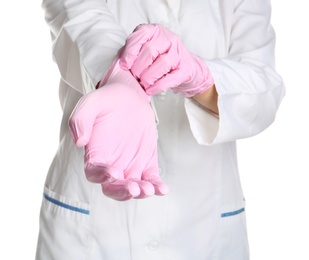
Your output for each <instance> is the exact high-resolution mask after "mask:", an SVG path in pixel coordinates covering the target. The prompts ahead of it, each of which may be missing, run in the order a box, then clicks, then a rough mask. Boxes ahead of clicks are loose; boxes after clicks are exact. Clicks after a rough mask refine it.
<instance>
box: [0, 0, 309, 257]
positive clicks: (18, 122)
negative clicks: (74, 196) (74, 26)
mask: <svg viewBox="0 0 309 260" xmlns="http://www.w3.org/2000/svg"><path fill="white" fill-rule="evenodd" d="M305 2H306V1H302V0H294V1H286V0H272V6H273V25H274V27H275V30H276V32H277V69H278V71H279V73H280V74H281V75H282V76H283V78H284V80H285V83H286V87H287V95H286V97H285V99H284V100H283V103H282V106H281V108H280V110H279V112H278V116H277V119H276V121H275V123H274V124H273V125H272V126H270V127H269V129H267V130H266V131H265V132H263V133H261V134H260V135H258V136H256V137H253V138H250V139H246V140H241V141H239V143H238V144H239V145H238V146H239V164H240V166H239V167H240V171H241V178H242V184H243V188H244V192H245V194H246V200H247V208H246V210H247V219H248V229H249V241H250V248H251V260H276V259H297V260H302V259H309V250H308V246H309V244H308V243H309V240H308V234H309V224H308V222H309V221H308V213H309V211H308V207H309V206H308V205H309V203H308V199H309V187H308V186H309V182H308V176H307V175H308V174H309V158H308V156H309V152H308V148H309V139H308V132H309V126H308V125H309V124H308V112H309V109H308V106H307V104H308V96H309V90H308V89H309V86H308V75H309V66H308V59H309V55H308V46H309V42H308V35H306V34H308V25H309V20H308V17H309V15H308V11H307V10H308V9H307V8H306V7H305ZM40 4H41V3H40V1H19V3H18V2H17V1H5V4H4V5H5V6H3V3H2V4H1V16H0V19H1V20H0V27H1V28H0V33H1V40H0V46H1V49H0V50H1V56H0V63H1V79H0V84H1V92H0V93H1V94H0V95H1V96H0V120H1V126H0V136H1V140H2V141H1V156H0V162H1V169H0V174H1V181H0V210H1V211H0V220H1V221H0V238H1V241H2V242H1V246H0V248H1V251H0V252H1V255H2V256H4V257H1V259H12V260H15V259H26V260H28V259H29V260H30V259H34V255H35V247H36V240H37V234H38V224H39V210H40V203H41V195H42V188H43V183H44V180H45V177H46V173H47V170H48V167H49V164H50V162H51V160H52V157H53V155H54V153H55V151H56V148H57V145H58V131H59V124H60V116H61V110H60V106H59V102H58V80H59V77H58V71H57V68H56V66H55V64H54V63H53V62H52V58H51V42H50V37H49V29H48V27H47V25H46V24H45V21H44V14H43V11H42V10H41V7H40Z"/></svg>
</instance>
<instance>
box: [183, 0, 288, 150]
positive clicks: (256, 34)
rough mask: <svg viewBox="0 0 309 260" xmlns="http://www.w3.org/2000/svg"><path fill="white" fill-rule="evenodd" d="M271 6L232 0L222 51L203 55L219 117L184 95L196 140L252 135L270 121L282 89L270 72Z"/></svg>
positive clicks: (255, 0)
mask: <svg viewBox="0 0 309 260" xmlns="http://www.w3.org/2000/svg"><path fill="white" fill-rule="evenodd" d="M270 11H271V9H270V3H269V1H268V0H264V1H261V0H237V1H235V4H234V17H233V20H232V21H233V22H232V25H231V28H230V37H229V42H230V44H229V51H228V54H227V56H226V57H224V58H222V59H213V60H205V62H206V63H207V65H208V67H209V68H210V71H211V72H212V75H213V77H214V82H215V84H216V91H217V92H218V111H219V114H220V119H216V120H214V119H213V118H212V117H211V116H209V115H207V113H205V112H203V111H202V109H201V108H199V107H198V106H196V105H195V104H194V102H193V101H192V100H186V109H187V112H188V117H189V121H190V123H191V126H192V125H193V127H191V128H192V132H193V134H194V136H195V137H196V139H197V140H198V142H199V143H201V144H214V143H221V142H228V141H234V140H236V139H239V138H245V137H249V136H253V135H256V134H258V133H260V132H261V131H263V130H264V129H266V128H267V127H268V126H269V125H270V124H271V123H272V122H273V121H274V119H275V115H276V112H277V109H278V107H279V105H280V102H281V100H282V98H283V96H284V94H285V89H284V84H283V82H282V79H281V77H280V76H279V75H278V74H277V72H276V71H275V59H274V49H275V34H274V31H273V28H272V27H271V25H270ZM205 94H206V93H205ZM195 99H196V98H195ZM214 100H215V99H214ZM210 122H211V124H212V126H211V130H210V131H208V129H209V128H210V127H209V125H210Z"/></svg>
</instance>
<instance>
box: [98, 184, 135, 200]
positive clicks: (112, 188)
mask: <svg viewBox="0 0 309 260" xmlns="http://www.w3.org/2000/svg"><path fill="white" fill-rule="evenodd" d="M102 191H103V193H104V194H105V195H106V196H107V197H109V198H112V199H114V200H119V201H126V200H129V199H132V198H134V197H137V196H138V195H139V194H140V187H139V185H138V184H137V183H136V182H134V181H130V180H115V181H113V182H109V183H104V184H102Z"/></svg>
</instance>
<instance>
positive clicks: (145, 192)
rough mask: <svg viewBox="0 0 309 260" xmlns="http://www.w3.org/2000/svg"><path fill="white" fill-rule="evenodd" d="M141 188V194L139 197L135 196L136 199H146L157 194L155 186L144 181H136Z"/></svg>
mask: <svg viewBox="0 0 309 260" xmlns="http://www.w3.org/2000/svg"><path fill="white" fill-rule="evenodd" d="M134 181H135V182H136V183H137V184H138V185H139V188H140V191H141V192H140V194H139V195H138V196H135V197H134V198H135V199H145V198H148V197H150V196H152V195H154V194H155V188H154V186H153V185H152V184H151V183H150V182H148V181H143V180H134Z"/></svg>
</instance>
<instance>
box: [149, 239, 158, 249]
mask: <svg viewBox="0 0 309 260" xmlns="http://www.w3.org/2000/svg"><path fill="white" fill-rule="evenodd" d="M158 247H159V242H158V241H156V240H153V241H151V242H149V244H148V248H149V250H152V251H155V250H157V249H158Z"/></svg>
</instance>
